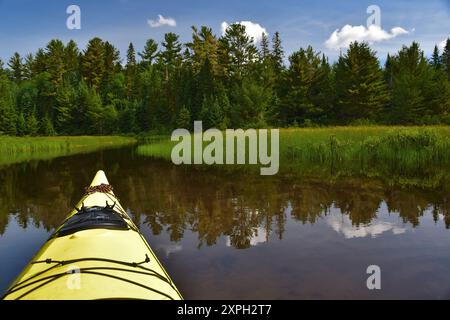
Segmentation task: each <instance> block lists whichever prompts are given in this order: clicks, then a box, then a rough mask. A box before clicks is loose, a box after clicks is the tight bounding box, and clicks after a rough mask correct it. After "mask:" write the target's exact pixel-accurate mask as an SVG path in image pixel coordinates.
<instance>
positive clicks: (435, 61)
mask: <svg viewBox="0 0 450 320" xmlns="http://www.w3.org/2000/svg"><path fill="white" fill-rule="evenodd" d="M431 65H432V66H433V67H434V68H435V69H439V68H440V67H441V56H440V55H439V48H438V46H434V50H433V55H432V57H431Z"/></svg>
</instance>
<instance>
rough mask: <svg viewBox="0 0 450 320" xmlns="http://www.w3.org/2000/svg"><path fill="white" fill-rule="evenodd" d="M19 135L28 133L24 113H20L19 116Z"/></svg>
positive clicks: (17, 126)
mask: <svg viewBox="0 0 450 320" xmlns="http://www.w3.org/2000/svg"><path fill="white" fill-rule="evenodd" d="M16 128H17V135H18V136H24V135H26V134H27V125H26V122H25V117H24V116H23V113H20V114H19V115H18V117H17V125H16Z"/></svg>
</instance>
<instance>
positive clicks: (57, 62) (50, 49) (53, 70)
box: [46, 40, 66, 89]
mask: <svg viewBox="0 0 450 320" xmlns="http://www.w3.org/2000/svg"><path fill="white" fill-rule="evenodd" d="M46 55H47V59H46V63H47V72H48V73H49V74H50V76H51V79H52V82H53V86H54V88H55V89H57V88H58V87H59V86H60V85H61V83H62V81H63V76H64V74H65V72H66V66H65V60H64V59H65V56H64V44H63V43H62V41H61V40H51V41H50V42H49V43H48V45H47V48H46Z"/></svg>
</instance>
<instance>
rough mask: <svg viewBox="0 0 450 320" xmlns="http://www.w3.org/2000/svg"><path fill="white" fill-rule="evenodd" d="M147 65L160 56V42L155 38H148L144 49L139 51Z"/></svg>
mask: <svg viewBox="0 0 450 320" xmlns="http://www.w3.org/2000/svg"><path fill="white" fill-rule="evenodd" d="M139 56H140V57H141V59H142V63H143V64H144V66H145V67H148V66H149V65H151V64H152V63H153V62H154V61H155V60H156V58H157V57H158V43H157V42H156V41H155V40H153V39H148V40H147V42H146V43H145V46H144V50H143V51H142V52H140V53H139Z"/></svg>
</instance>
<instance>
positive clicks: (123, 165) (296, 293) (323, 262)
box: [0, 148, 450, 299]
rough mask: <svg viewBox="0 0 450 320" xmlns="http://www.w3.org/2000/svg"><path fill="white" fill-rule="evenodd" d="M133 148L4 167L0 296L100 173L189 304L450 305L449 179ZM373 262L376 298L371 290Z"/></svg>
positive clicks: (0, 198)
mask: <svg viewBox="0 0 450 320" xmlns="http://www.w3.org/2000/svg"><path fill="white" fill-rule="evenodd" d="M134 150H135V149H134V148H123V149H119V150H107V151H99V152H96V153H91V154H83V155H75V156H69V157H62V158H57V159H53V160H49V161H34V162H29V163H20V164H15V165H10V166H7V167H3V168H0V257H1V261H2V263H1V264H0V290H1V291H3V290H5V289H6V288H7V286H8V285H9V283H10V282H11V281H13V280H14V278H15V277H16V276H17V275H18V274H19V272H20V271H21V270H22V268H23V267H24V266H25V265H26V264H27V263H28V262H29V261H30V259H31V258H32V256H33V255H34V254H35V253H36V252H37V251H38V250H39V248H40V247H41V245H42V244H43V243H44V242H45V240H46V239H47V238H48V236H49V235H50V234H51V232H52V230H53V229H54V228H55V227H57V226H58V225H59V224H60V223H61V222H62V220H63V219H64V218H65V216H66V215H67V214H68V213H69V211H70V210H71V208H72V207H73V205H75V204H76V203H77V202H78V200H79V199H80V198H81V196H82V194H83V190H84V187H85V186H87V185H89V183H90V181H91V180H92V178H93V176H94V174H95V172H96V171H97V170H99V169H103V170H105V171H106V173H107V175H108V178H109V180H110V183H111V184H112V185H113V186H114V189H115V192H116V194H117V195H118V196H119V198H120V200H121V203H122V205H123V206H124V207H125V208H126V209H127V210H128V211H129V212H130V214H131V215H132V217H133V219H134V221H135V222H136V223H137V224H138V225H139V226H140V227H141V231H142V232H143V234H144V236H145V237H146V239H147V240H148V242H149V243H150V245H151V246H152V248H153V249H154V250H155V252H156V254H157V255H158V257H159V258H160V260H161V261H162V263H163V264H164V266H165V267H166V269H167V271H168V272H169V274H170V275H171V276H172V278H173V280H174V281H175V283H176V284H177V286H178V288H179V289H180V290H181V292H182V293H183V295H184V297H185V298H187V299H335V298H339V299H352V298H363V299H366V298H367V299H381V298H388V299H398V298H405V299H411V298H425V299H450V272H449V270H450V230H449V229H448V228H449V227H450V213H449V212H450V211H449V210H450V201H449V200H450V199H449V198H448V195H449V192H450V190H449V189H450V188H448V187H447V184H445V183H440V184H438V187H436V186H434V187H433V188H432V189H430V188H423V187H412V186H410V184H408V187H402V186H399V185H395V184H392V183H387V182H386V181H385V180H383V179H380V177H377V178H367V177H351V178H349V177H339V176H337V177H333V178H324V177H323V176H321V177H319V176H314V175H311V174H308V175H298V174H285V173H283V174H280V175H278V176H274V177H261V176H259V175H258V174H257V172H256V173H255V172H247V171H245V170H238V171H229V170H218V169H217V168H193V167H175V166H173V165H171V164H170V163H168V162H165V161H160V160H153V159H150V158H145V157H141V156H139V155H137V154H136V153H135V151H134ZM434 185H435V184H434ZM369 265H378V266H380V267H381V271H382V289H381V290H379V291H370V290H368V289H367V287H366V279H367V277H368V275H367V274H366V269H367V267H368V266H369Z"/></svg>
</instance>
